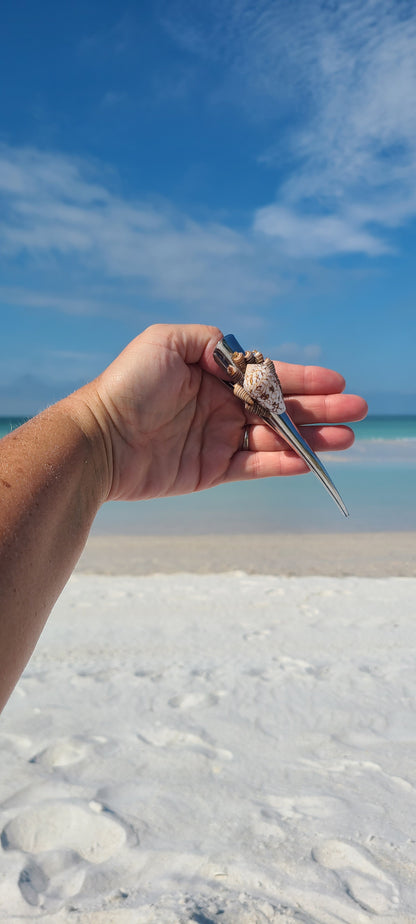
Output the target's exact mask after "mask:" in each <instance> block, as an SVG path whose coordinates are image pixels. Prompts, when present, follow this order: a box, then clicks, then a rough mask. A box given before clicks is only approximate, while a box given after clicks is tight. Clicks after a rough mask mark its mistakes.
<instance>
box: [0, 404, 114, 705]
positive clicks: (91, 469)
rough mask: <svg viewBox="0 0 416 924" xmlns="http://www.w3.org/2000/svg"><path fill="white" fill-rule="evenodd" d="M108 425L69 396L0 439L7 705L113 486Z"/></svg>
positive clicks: (0, 613)
mask: <svg viewBox="0 0 416 924" xmlns="http://www.w3.org/2000/svg"><path fill="white" fill-rule="evenodd" d="M108 477H109V470H108V459H107V453H106V446H105V444H104V440H103V435H102V432H101V429H100V427H99V426H98V425H97V423H96V421H95V418H94V416H93V414H92V413H91V411H89V409H88V406H87V405H86V404H85V402H84V401H82V400H81V401H79V400H77V398H74V397H72V398H68V399H65V401H62V402H60V403H59V404H57V405H54V406H53V407H52V408H50V409H48V410H47V411H44V412H43V413H42V414H40V415H39V416H38V417H36V418H34V419H33V420H31V421H29V422H28V423H27V424H25V425H24V426H23V427H20V428H19V429H18V430H16V431H14V432H13V433H11V434H10V435H9V436H7V437H4V438H3V439H2V440H1V441H0V708H2V706H3V705H4V703H5V702H6V700H7V697H8V696H9V694H10V692H11V690H12V689H13V686H14V684H15V683H16V681H17V679H18V677H19V676H20V674H21V672H22V670H23V668H24V666H25V664H26V662H27V661H28V659H29V657H30V655H31V653H32V651H33V649H34V647H35V645H36V642H37V640H38V637H39V635H40V633H41V631H42V628H43V626H44V624H45V621H46V619H47V617H48V615H49V613H50V610H51V608H52V606H53V605H54V603H55V600H56V599H57V597H58V595H59V593H60V591H61V590H62V588H63V586H64V584H65V583H66V581H67V580H68V577H69V575H70V574H71V571H72V569H73V567H74V565H75V563H76V561H77V559H78V557H79V555H80V553H81V551H82V549H83V546H84V544H85V541H86V538H87V536H88V532H89V530H90V527H91V524H92V521H93V519H94V516H95V514H96V512H97V510H98V508H99V507H100V505H101V503H102V502H103V501H104V500H105V497H106V495H107V493H108V487H109V486H108Z"/></svg>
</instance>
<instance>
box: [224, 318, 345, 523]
mask: <svg viewBox="0 0 416 924" xmlns="http://www.w3.org/2000/svg"><path fill="white" fill-rule="evenodd" d="M214 359H215V360H216V362H217V364H218V365H219V366H220V367H221V369H223V370H224V371H225V372H226V373H227V376H228V379H227V380H226V381H225V382H224V384H225V385H226V386H227V387H228V388H231V389H232V390H233V392H234V394H235V396H236V398H239V399H240V401H243V402H244V405H245V408H246V410H247V411H248V412H249V413H252V414H256V415H257V417H260V418H261V419H262V420H263V421H264V423H265V424H267V425H268V426H269V427H271V429H272V430H274V432H275V433H278V434H279V436H281V437H282V438H283V439H284V440H285V441H286V442H287V443H288V445H289V446H290V448H291V449H293V450H294V451H295V452H296V453H297V454H298V456H300V457H301V458H302V459H303V461H304V462H306V464H307V465H308V466H309V468H310V469H311V471H313V472H314V473H315V475H317V477H318V478H319V479H320V481H321V482H322V484H323V485H324V486H325V488H326V489H327V491H328V492H329V494H330V495H331V497H332V498H333V499H334V501H335V503H336V504H337V505H338V507H339V509H340V510H341V511H342V513H343V514H344V516H346V517H347V516H348V510H347V508H346V506H345V504H344V502H343V500H342V498H341V496H340V494H339V493H338V491H337V489H336V487H335V485H334V482H333V481H332V479H331V477H330V476H329V474H328V472H327V470H326V468H325V467H324V466H323V465H322V462H321V460H320V459H318V456H317V455H315V453H314V452H313V450H312V449H311V447H310V446H309V445H308V443H307V442H306V440H305V439H304V438H303V436H302V435H301V434H300V433H299V430H298V429H297V427H295V424H294V423H293V420H291V418H290V417H289V414H288V413H287V410H286V405H285V401H284V397H283V393H282V389H281V385H280V382H279V378H278V375H277V372H276V370H275V367H274V363H273V362H272V360H271V359H268V358H266V359H264V357H263V354H262V353H259V352H258V351H257V350H249V351H245V350H243V348H242V347H241V346H240V344H239V342H238V340H237V339H236V338H235V337H234V335H233V334H227V336H226V337H224V338H223V339H222V340H220V341H219V343H217V345H216V347H215V350H214Z"/></svg>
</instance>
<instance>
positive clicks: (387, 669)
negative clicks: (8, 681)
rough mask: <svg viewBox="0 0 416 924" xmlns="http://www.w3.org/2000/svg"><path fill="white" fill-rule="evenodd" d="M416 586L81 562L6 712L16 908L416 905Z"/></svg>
mask: <svg viewBox="0 0 416 924" xmlns="http://www.w3.org/2000/svg"><path fill="white" fill-rule="evenodd" d="M415 591H416V580H415V579H414V578H406V577H402V578H400V577H399V578H397V577H392V578H387V579H384V578H382V579H380V578H378V579H370V578H356V577H355V578H353V577H346V578H335V577H280V576H264V577H261V576H253V575H248V574H245V573H243V572H241V571H240V572H234V573H230V574H217V575H198V574H172V575H152V576H142V577H140V576H118V577H115V576H105V575H86V574H79V573H78V574H75V575H74V576H73V577H72V579H71V581H70V583H69V585H68V587H67V588H66V590H65V592H64V594H63V595H62V597H61V599H60V600H59V602H58V604H57V606H56V608H55V611H54V614H53V616H52V617H51V620H50V622H49V624H48V626H47V628H46V630H45V633H44V635H43V637H42V639H41V641H40V643H39V645H38V648H37V652H36V653H35V655H34V657H33V659H32V661H31V663H30V665H29V667H28V668H27V670H26V673H25V675H24V677H23V678H22V680H21V682H20V684H19V686H18V688H17V690H16V691H15V693H14V695H13V697H12V699H11V701H10V703H9V705H8V706H7V708H6V710H5V712H4V715H3V718H2V722H1V725H0V740H1V754H2V759H1V767H0V803H1V806H0V809H1V815H0V830H1V845H2V847H1V852H0V857H1V863H0V920H2V921H7V922H12V921H33V920H37V919H42V920H46V921H48V924H49V921H50V922H52V921H53V922H70V924H142V922H143V924H156V922H157V924H182V922H199V924H214V922H215V924H217V922H221V924H263V922H278V924H284V922H291V924H292V922H293V924H294V922H303V924H340V922H346V924H373V922H374V921H381V922H384V924H404V922H407V924H408V922H415V921H416V836H415V820H416V720H415V701H416V669H415V652H416V619H415V616H416V613H415V609H416V606H415V601H416V597H415Z"/></svg>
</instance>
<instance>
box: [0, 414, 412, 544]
mask: <svg viewBox="0 0 416 924" xmlns="http://www.w3.org/2000/svg"><path fill="white" fill-rule="evenodd" d="M23 419H24V418H15V417H8V418H6V417H3V418H0V436H4V435H5V434H6V433H8V432H10V431H11V430H12V429H13V428H14V427H16V426H19V425H20V424H21V423H22V422H23ZM353 429H354V431H355V435H356V441H355V444H354V446H353V447H352V448H351V449H349V450H347V451H346V452H340V453H321V458H322V460H323V462H324V465H325V466H326V468H327V469H328V471H329V474H330V475H331V477H332V479H333V481H334V482H335V485H336V487H337V488H338V491H339V492H340V494H341V496H342V498H343V500H344V501H345V503H346V505H347V507H348V509H349V512H350V516H349V518H348V520H346V519H345V518H344V517H343V516H342V514H341V513H340V512H339V510H338V508H337V507H336V505H335V504H334V502H333V501H332V499H331V498H330V497H329V495H328V494H327V492H326V491H325V489H324V488H323V487H322V485H321V484H320V482H319V481H318V479H317V478H315V476H313V475H311V474H309V475H306V476H299V477H297V478H275V479H270V478H268V479H264V480H261V481H257V482H238V483H235V484H230V485H221V486H219V487H218V488H214V489H212V490H210V491H201V492H200V493H198V494H192V495H187V496H185V497H170V498H165V499H163V500H161V499H158V500H152V501H140V502H137V503H127V502H112V503H109V504H106V505H105V506H104V507H103V508H102V509H101V510H100V511H99V513H98V515H97V517H96V520H95V523H94V526H93V532H94V533H96V534H100V533H108V532H110V533H123V534H138V535H160V534H164V535H166V534H167V535H172V536H174V535H183V534H195V535H199V534H204V533H241V532H247V531H251V532H253V533H258V532H266V533H269V532H274V531H286V532H287V531H288V532H373V531H380V530H385V531H401V530H416V415H414V416H369V417H367V418H366V420H364V421H361V422H360V423H358V424H353Z"/></svg>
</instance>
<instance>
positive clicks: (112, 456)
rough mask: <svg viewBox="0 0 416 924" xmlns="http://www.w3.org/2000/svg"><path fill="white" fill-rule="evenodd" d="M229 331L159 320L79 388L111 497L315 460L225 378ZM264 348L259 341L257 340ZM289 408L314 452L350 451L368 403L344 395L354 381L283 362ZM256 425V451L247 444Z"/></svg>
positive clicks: (157, 492)
mask: <svg viewBox="0 0 416 924" xmlns="http://www.w3.org/2000/svg"><path fill="white" fill-rule="evenodd" d="M221 336H222V335H221V332H220V331H219V330H218V329H217V328H214V327H206V326H203V325H162V324H160V325H154V326H152V327H149V328H148V329H147V330H145V331H144V332H143V333H142V334H140V336H138V337H137V338H136V339H135V340H133V341H132V342H131V343H130V344H129V345H128V347H127V348H126V349H125V350H124V351H123V353H121V354H120V356H119V357H118V358H117V359H116V360H115V361H114V362H113V363H112V364H111V366H109V367H108V369H106V370H105V371H104V372H103V373H102V375H101V376H99V378H98V379H96V380H95V382H93V383H91V384H90V385H88V386H86V387H85V389H81V392H79V393H78V394H79V395H82V399H83V400H86V401H87V403H88V404H89V407H90V408H91V409H92V410H93V412H94V415H95V417H96V419H97V420H98V421H99V423H100V427H101V429H102V432H103V433H104V437H105V441H106V446H107V454H108V461H109V485H110V487H109V491H108V498H107V499H108V500H139V499H144V498H150V497H161V496H167V495H172V494H185V493H189V492H191V491H199V490H203V489H205V488H209V487H212V486H214V485H216V484H219V483H221V482H226V481H237V480H242V479H250V478H264V477H269V476H276V475H297V474H301V473H303V472H306V471H308V468H307V466H306V465H305V463H304V462H302V460H301V459H299V457H298V456H297V455H296V454H295V453H294V452H293V451H291V450H289V449H288V448H287V444H286V443H285V442H284V441H283V440H281V439H279V437H278V436H276V435H275V434H274V433H273V432H272V431H271V430H270V429H269V428H268V427H267V426H265V425H264V424H262V423H260V422H259V419H258V418H255V417H252V416H250V415H249V414H247V413H246V412H245V410H244V407H243V405H242V403H241V402H240V401H238V399H236V398H235V397H234V395H233V394H232V392H231V391H228V390H227V389H226V388H225V387H224V385H223V384H222V383H221V381H220V380H219V376H220V370H219V369H218V367H217V365H216V363H215V361H214V359H213V349H214V347H215V345H216V343H217V342H218V340H219V339H220V338H221ZM253 346H254V347H256V346H257V345H256V344H253ZM276 368H277V371H278V375H279V378H280V381H281V384H282V388H283V392H284V394H285V396H286V404H287V410H288V412H289V414H290V416H291V417H292V419H293V420H294V422H295V423H296V425H297V426H298V427H300V428H301V431H302V425H304V424H315V425H316V426H315V427H313V428H311V427H308V428H307V430H306V432H305V431H304V436H305V437H306V439H307V441H308V442H309V444H310V445H311V447H312V448H313V449H314V450H317V451H320V450H336V449H346V448H348V446H350V445H351V444H352V442H353V440H354V434H353V432H352V431H351V429H350V428H349V427H345V426H338V427H333V426H331V427H327V426H325V424H335V423H340V422H341V421H351V420H359V419H361V418H362V417H364V416H365V414H366V411H367V406H366V403H365V401H364V400H363V399H362V398H360V397H357V396H354V395H344V394H341V392H342V391H343V388H344V386H345V382H344V379H343V378H342V376H341V375H339V374H338V373H337V372H332V371H331V370H328V369H323V368H321V367H316V366H299V365H291V364H288V363H277V364H276ZM246 425H249V426H250V438H249V451H242V449H241V447H242V441H243V434H244V428H245V426H246Z"/></svg>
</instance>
